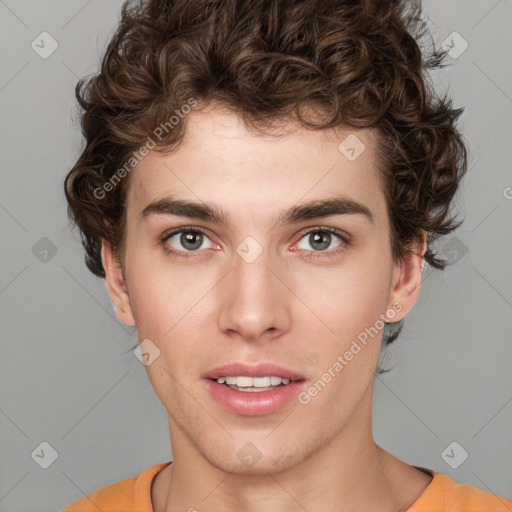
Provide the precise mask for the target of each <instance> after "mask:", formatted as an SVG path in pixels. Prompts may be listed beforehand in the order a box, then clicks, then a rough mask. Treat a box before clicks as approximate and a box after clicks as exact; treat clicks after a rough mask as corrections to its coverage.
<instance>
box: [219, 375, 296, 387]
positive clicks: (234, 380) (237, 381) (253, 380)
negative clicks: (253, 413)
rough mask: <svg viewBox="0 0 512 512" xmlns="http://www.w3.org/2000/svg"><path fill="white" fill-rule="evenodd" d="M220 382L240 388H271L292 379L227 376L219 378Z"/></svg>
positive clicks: (287, 382)
mask: <svg viewBox="0 0 512 512" xmlns="http://www.w3.org/2000/svg"><path fill="white" fill-rule="evenodd" d="M217 382H218V383H219V384H227V385H228V386H236V387H240V388H251V387H252V388H270V387H272V386H279V385H280V384H284V385H286V384H289V383H290V379H283V378H281V377H274V376H272V377H246V376H241V375H239V376H236V377H234V376H226V377H219V378H218V379H217Z"/></svg>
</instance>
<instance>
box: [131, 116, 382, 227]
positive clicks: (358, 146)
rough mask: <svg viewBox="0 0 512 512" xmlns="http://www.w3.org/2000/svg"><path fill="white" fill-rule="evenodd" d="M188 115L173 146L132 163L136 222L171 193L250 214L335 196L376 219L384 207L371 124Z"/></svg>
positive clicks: (132, 203)
mask: <svg viewBox="0 0 512 512" xmlns="http://www.w3.org/2000/svg"><path fill="white" fill-rule="evenodd" d="M186 121H187V127H186V134H185V137H184V140H183V142H182V143H181V145H180V146H179V147H178V148H177V149H176V150H174V151H173V152H172V153H170V154H168V155H165V156H163V155H158V154H156V153H154V152H150V154H149V155H148V156H146V157H144V158H143V159H142V161H141V162H140V163H139V164H138V165H137V166H136V167H135V168H134V169H133V170H132V173H131V174H132V175H131V177H130V182H131V183H130V186H129V190H128V200H127V203H128V210H129V212H128V216H129V217H131V218H133V220H134V221H135V220H137V218H138V217H140V214H141V212H142V211H143V209H144V208H145V207H146V206H147V205H148V204H149V203H150V202H154V201H155V200H157V199H158V198H163V197H165V196H169V195H172V196H173V197H180V198H183V199H187V200H190V201H196V202H208V203H213V204H217V205H219V206H220V207H222V209H223V210H225V211H229V210H230V209H231V208H233V209H235V210H237V212H240V211H243V212H245V213H246V214H247V216H251V217H252V218H254V217H255V216H260V217H261V214H263V213H264V212H269V213H271V212H272V213H273V214H276V213H278V212H279V211H280V210H281V208H279V207H280V206H282V209H285V208H286V207H289V206H290V205H292V204H296V203H298V202H306V201H311V200H315V199H319V198H321V199H324V198H326V197H328V196H334V195H344V196H346V197H349V198H351V199H353V200H354V201H357V202H360V203H363V204H365V205H367V206H368V208H369V209H370V210H371V212H372V214H373V215H374V217H375V218H378V217H379V209H382V208H383V207H384V195H383V191H382V187H381V180H380V177H379V170H378V162H377V158H376V152H377V142H378V140H377V133H376V131H375V130H372V129H364V130H354V129H348V128H336V129H328V130H308V129H305V128H302V127H298V126H297V125H294V124H292V123H290V122H288V123H283V124H282V125H281V126H277V127H276V128H275V129H272V130H271V131H270V132H269V133H268V134H266V133H254V132H253V131H251V130H250V129H247V127H246V126H245V125H244V123H243V121H242V119H240V117H238V116H237V115H235V114H233V113H230V112H226V111H223V110H221V109H218V108H211V109H207V110H203V111H200V112H194V111H192V112H191V113H190V114H189V115H188V116H187V120H186ZM276 134H279V136H276ZM269 218H270V217H269Z"/></svg>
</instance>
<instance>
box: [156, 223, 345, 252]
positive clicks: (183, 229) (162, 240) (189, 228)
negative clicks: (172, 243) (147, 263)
mask: <svg viewBox="0 0 512 512" xmlns="http://www.w3.org/2000/svg"><path fill="white" fill-rule="evenodd" d="M318 232H320V233H330V234H331V235H334V236H337V237H338V238H339V239H340V240H341V242H342V243H341V244H340V245H339V246H338V247H336V248H335V249H331V250H330V251H310V252H311V254H310V256H309V257H310V258H333V257H335V256H338V255H339V254H340V253H342V252H343V251H345V249H346V248H347V247H348V246H349V245H351V240H350V237H348V236H347V235H344V234H343V233H342V232H340V231H338V230H337V229H333V228H327V227H321V226H319V227H315V228H312V229H310V230H308V231H306V232H304V233H302V235H301V236H300V238H299V241H300V240H302V239H303V238H304V237H305V236H307V235H310V234H311V233H318ZM178 233H201V234H202V235H204V236H206V237H207V238H210V237H209V236H208V233H207V232H206V231H204V230H203V229H201V228H197V227H192V226H184V227H180V228H175V229H172V230H171V231H167V232H166V233H164V234H163V235H162V236H161V237H160V243H161V244H162V246H163V248H164V250H165V252H166V253H168V254H172V255H173V256H176V257H178V258H185V259H189V258H194V256H192V254H194V253H198V252H200V251H176V250H175V249H171V248H169V246H168V245H167V243H166V242H167V241H168V240H169V238H171V237H173V236H174V235H176V234H178ZM187 253H188V254H187Z"/></svg>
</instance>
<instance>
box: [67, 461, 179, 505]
mask: <svg viewBox="0 0 512 512" xmlns="http://www.w3.org/2000/svg"><path fill="white" fill-rule="evenodd" d="M169 464H170V462H164V463H161V464H156V465H155V466H151V467H149V468H146V469H145V470H144V471H142V472H141V473H140V474H139V475H137V476H134V477H131V478H126V479H124V480H120V481H119V482H115V483H113V484H110V485H107V486H105V487H102V488H101V489H98V490H96V491H95V492H93V493H92V494H89V495H88V496H84V497H83V498H81V499H79V500H77V501H74V502H73V503H71V504H70V505H68V506H67V507H66V508H65V509H63V510H62V511H61V512H98V510H102V511H104V512H150V511H152V504H151V483H152V481H153V479H154V477H155V476H156V475H157V473H158V472H159V471H160V470H161V469H163V468H164V467H166V466H168V465H169Z"/></svg>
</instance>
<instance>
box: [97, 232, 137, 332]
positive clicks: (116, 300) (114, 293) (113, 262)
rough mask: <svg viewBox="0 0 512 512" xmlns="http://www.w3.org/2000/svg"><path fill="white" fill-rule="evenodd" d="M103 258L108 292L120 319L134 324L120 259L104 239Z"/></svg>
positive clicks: (128, 323) (102, 245)
mask: <svg viewBox="0 0 512 512" xmlns="http://www.w3.org/2000/svg"><path fill="white" fill-rule="evenodd" d="M101 260H102V263H103V269H104V270H105V280H106V283H107V289H108V293H109V295H110V298H111V300H112V303H113V305H114V308H115V310H116V314H117V316H118V317H119V319H120V320H121V321H122V322H124V323H125V324H126V325H130V326H134V325H135V320H134V318H133V314H132V308H131V305H130V298H129V296H128V289H127V287H126V283H125V282H124V277H123V272H122V269H121V265H120V263H119V260H118V258H117V256H116V254H115V253H114V250H113V248H112V246H111V244H110V243H109V242H107V241H106V240H102V244H101Z"/></svg>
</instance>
